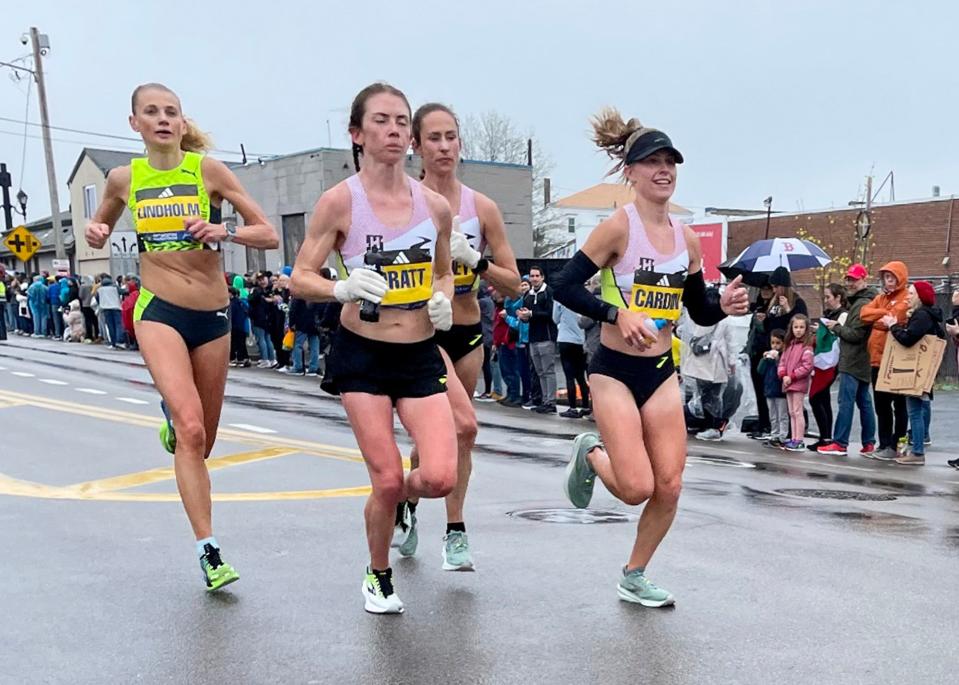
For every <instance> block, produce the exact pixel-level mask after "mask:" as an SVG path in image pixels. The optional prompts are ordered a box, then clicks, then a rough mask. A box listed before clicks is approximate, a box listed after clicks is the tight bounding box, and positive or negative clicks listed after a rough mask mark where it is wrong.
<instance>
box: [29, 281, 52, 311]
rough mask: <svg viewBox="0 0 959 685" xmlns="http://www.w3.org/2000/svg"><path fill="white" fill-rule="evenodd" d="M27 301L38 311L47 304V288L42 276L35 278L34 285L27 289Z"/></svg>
mask: <svg viewBox="0 0 959 685" xmlns="http://www.w3.org/2000/svg"><path fill="white" fill-rule="evenodd" d="M27 300H28V301H29V302H30V306H31V307H34V308H36V309H39V308H40V307H43V306H45V305H46V304H47V286H45V285H44V284H43V279H42V278H41V277H40V276H36V277H34V279H33V283H31V284H30V287H29V288H27Z"/></svg>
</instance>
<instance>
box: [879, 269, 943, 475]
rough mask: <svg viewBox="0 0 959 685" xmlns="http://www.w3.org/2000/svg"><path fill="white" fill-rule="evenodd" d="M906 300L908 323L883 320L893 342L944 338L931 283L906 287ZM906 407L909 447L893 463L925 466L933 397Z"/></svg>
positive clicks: (908, 343)
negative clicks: (910, 436) (927, 428)
mask: <svg viewBox="0 0 959 685" xmlns="http://www.w3.org/2000/svg"><path fill="white" fill-rule="evenodd" d="M906 300H907V302H908V306H909V309H908V313H909V320H908V321H907V322H906V324H905V325H902V324H900V323H897V321H896V317H895V315H893V314H887V315H886V316H885V317H883V320H882V322H883V324H885V325H886V326H887V327H888V328H889V332H890V333H892V337H894V338H895V339H896V342H898V343H899V344H900V345H904V346H906V347H912V346H913V345H915V344H916V343H917V342H919V341H920V340H922V339H923V338H924V337H925V336H927V335H935V336H937V337H939V338H945V337H946V332H945V331H944V330H943V328H942V310H941V309H940V308H939V307H937V306H936V291H935V289H934V288H933V287H932V284H931V283H929V282H928V281H916V282H915V283H913V284H912V285H911V286H909V291H908V295H907V296H906ZM906 406H907V407H908V409H909V427H910V430H911V434H912V445H911V446H910V445H909V443H906V445H905V447H904V448H902V449H901V450H899V456H897V457H896V463H897V464H904V465H908V466H922V465H923V464H925V463H926V456H925V455H926V444H925V442H926V426H927V425H929V417H930V416H931V414H932V397H931V395H930V394H929V393H924V394H923V395H922V396H921V397H911V396H910V397H907V398H906Z"/></svg>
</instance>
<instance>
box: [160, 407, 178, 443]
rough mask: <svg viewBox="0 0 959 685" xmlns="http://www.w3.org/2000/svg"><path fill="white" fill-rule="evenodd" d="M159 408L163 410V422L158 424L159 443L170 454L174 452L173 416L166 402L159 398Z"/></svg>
mask: <svg viewBox="0 0 959 685" xmlns="http://www.w3.org/2000/svg"><path fill="white" fill-rule="evenodd" d="M160 410H161V411H162V412H163V423H161V424H160V444H161V445H163V449H165V450H166V451H167V452H169V453H170V454H173V453H174V452H176V432H175V431H174V430H173V418H172V417H171V416H170V410H169V409H167V406H166V402H164V401H163V400H160Z"/></svg>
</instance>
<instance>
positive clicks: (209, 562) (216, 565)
mask: <svg viewBox="0 0 959 685" xmlns="http://www.w3.org/2000/svg"><path fill="white" fill-rule="evenodd" d="M200 569H201V570H202V571H203V580H204V581H205V582H206V591H207V592H213V591H214V590H219V589H220V588H221V587H224V586H225V585H229V584H230V583H235V582H236V581H238V580H239V579H240V574H239V573H237V572H236V569H234V568H233V567H232V566H230V565H229V564H227V563H226V562H224V561H223V560H222V559H220V550H219V549H218V548H216V547H214V546H213V545H211V544H206V545H203V556H201V557H200Z"/></svg>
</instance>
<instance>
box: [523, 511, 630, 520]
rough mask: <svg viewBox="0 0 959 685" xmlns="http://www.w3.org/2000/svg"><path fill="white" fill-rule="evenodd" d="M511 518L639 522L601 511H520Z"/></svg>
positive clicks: (622, 515) (614, 513)
mask: <svg viewBox="0 0 959 685" xmlns="http://www.w3.org/2000/svg"><path fill="white" fill-rule="evenodd" d="M508 515H509V516H513V517H516V518H522V519H528V520H530V521H542V522H544V523H629V522H631V521H638V520H639V517H638V516H636V515H635V514H627V513H624V512H621V511H603V510H601V509H519V510H517V511H511V512H508Z"/></svg>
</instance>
